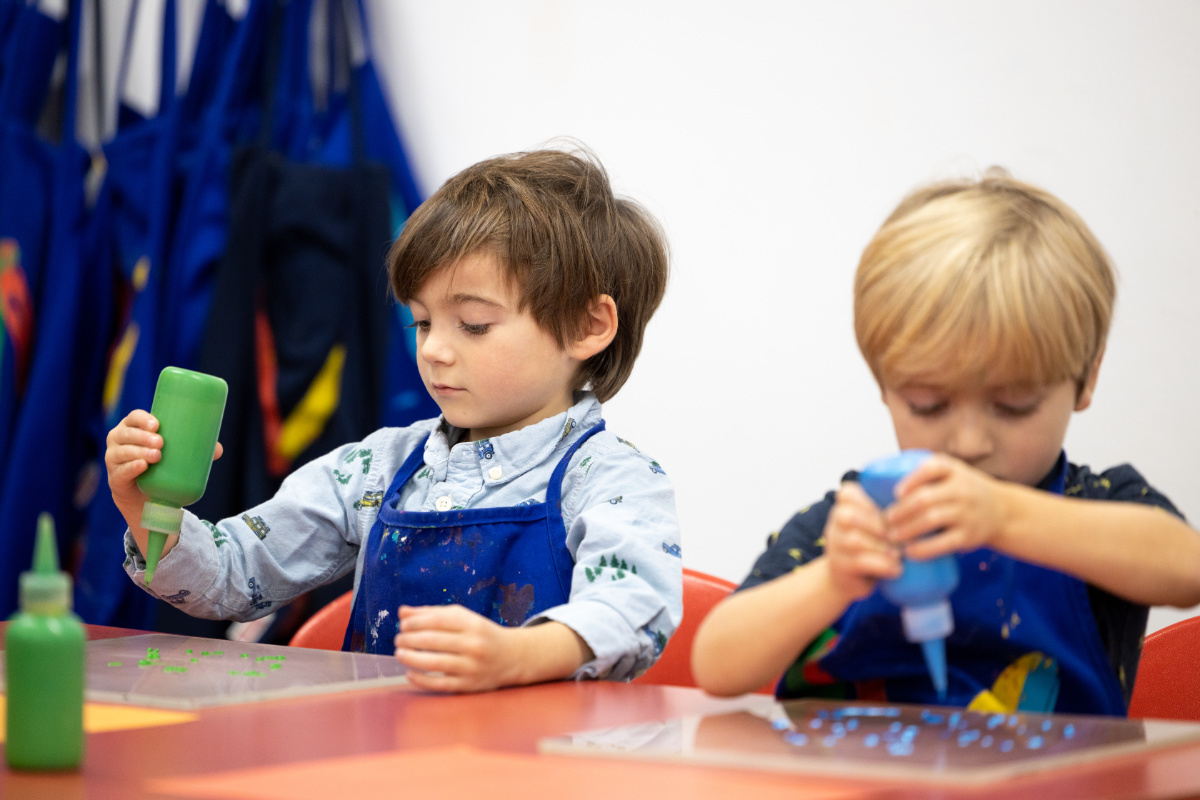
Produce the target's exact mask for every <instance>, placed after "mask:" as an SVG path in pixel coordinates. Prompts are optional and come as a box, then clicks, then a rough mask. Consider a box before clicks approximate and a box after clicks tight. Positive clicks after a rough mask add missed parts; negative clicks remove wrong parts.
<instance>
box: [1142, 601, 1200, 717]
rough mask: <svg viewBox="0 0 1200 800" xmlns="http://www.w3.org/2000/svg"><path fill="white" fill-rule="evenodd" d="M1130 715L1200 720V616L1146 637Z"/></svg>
mask: <svg viewBox="0 0 1200 800" xmlns="http://www.w3.org/2000/svg"><path fill="white" fill-rule="evenodd" d="M1129 716H1130V717H1134V718H1138V719H1141V718H1145V717H1156V718H1158V719H1183V720H1190V721H1193V722H1200V617H1191V618H1189V619H1185V620H1182V621H1181V622H1176V623H1175V624H1174V625H1168V626H1167V627H1165V628H1162V629H1161V630H1157V631H1155V632H1154V633H1152V634H1150V635H1149V636H1147V637H1146V641H1145V643H1144V644H1143V645H1142V660H1141V663H1139V664H1138V672H1137V682H1136V683H1135V684H1134V685H1133V697H1132V698H1131V699H1130V701H1129Z"/></svg>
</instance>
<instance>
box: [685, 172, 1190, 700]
mask: <svg viewBox="0 0 1200 800" xmlns="http://www.w3.org/2000/svg"><path fill="white" fill-rule="evenodd" d="M1115 285H1116V284H1115V279H1114V275H1113V271H1112V269H1111V267H1110V266H1109V263H1108V260H1107V258H1106V257H1105V255H1104V252H1103V250H1102V249H1101V248H1100V245H1099V243H1098V242H1097V241H1096V239H1095V238H1094V237H1093V235H1092V233H1091V231H1089V230H1088V228H1087V226H1086V225H1085V224H1084V223H1083V221H1082V220H1081V219H1080V218H1079V217H1078V216H1077V215H1076V214H1075V213H1074V212H1073V211H1072V210H1071V209H1070V208H1069V207H1067V206H1066V204H1064V203H1063V202H1062V201H1060V200H1059V199H1057V198H1056V197H1054V196H1052V195H1050V194H1048V193H1046V192H1044V191H1042V190H1041V189H1038V188H1036V187H1033V186H1030V185H1028V184H1025V183H1021V182H1019V181H1016V180H1013V179H1012V178H1010V177H1009V176H1008V175H1007V174H1005V173H1002V172H999V171H991V172H989V173H988V174H987V175H986V176H985V177H984V178H983V179H982V180H978V181H968V180H964V181H952V182H948V183H941V184H936V185H933V186H929V187H925V188H922V189H919V190H917V191H916V192H914V193H912V194H911V195H910V196H908V197H907V198H905V200H904V201H903V202H901V204H900V206H899V207H898V208H897V209H896V210H895V211H894V212H893V213H892V215H891V216H890V217H889V218H888V220H887V221H886V222H885V223H884V225H883V227H882V228H881V229H880V230H879V232H878V233H877V234H876V235H875V237H874V239H873V240H872V241H871V243H870V244H869V245H868V246H867V248H866V250H865V251H864V253H863V256H862V259H861V261H860V263H859V267H858V273H857V276H856V280H855V284H854V322H855V332H856V335H857V339H858V344H859V348H860V350H861V351H862V353H863V356H864V358H865V359H866V361H867V364H868V365H869V366H870V368H871V371H872V373H873V374H874V375H875V378H876V381H877V382H878V384H879V387H880V389H881V391H882V395H883V401H884V404H885V405H886V406H887V409H888V413H889V414H890V415H891V417H892V423H893V426H894V428H895V431H896V438H897V440H898V442H899V445H900V448H901V449H914V448H919V449H924V450H930V451H933V453H934V454H935V455H933V456H932V457H931V458H929V459H928V460H927V461H925V462H924V463H923V464H922V465H921V466H920V467H918V468H917V469H916V470H915V471H913V472H912V473H911V474H910V475H909V476H908V477H907V478H905V479H904V480H903V481H901V482H900V483H899V484H898V485H897V487H896V497H897V500H896V502H895V503H894V504H893V505H891V506H890V507H889V508H888V509H887V511H886V512H881V511H880V509H879V508H877V507H876V506H875V504H874V503H873V502H872V501H871V499H870V498H869V497H868V496H867V494H866V493H865V492H864V491H863V489H862V488H861V487H860V486H859V485H858V484H857V482H856V480H857V474H856V473H854V472H851V473H849V474H847V475H846V476H845V477H844V478H843V481H844V482H843V484H842V487H841V488H840V489H839V490H838V491H837V492H830V493H829V494H828V495H826V497H825V498H824V499H823V500H822V501H820V502H817V503H814V504H813V505H812V506H809V507H807V508H805V509H804V510H802V511H800V512H799V513H798V514H796V515H795V516H794V517H793V518H792V519H791V520H790V521H789V522H788V524H787V525H786V526H784V528H783V529H782V530H781V531H780V532H779V533H777V534H772V536H771V538H770V539H769V542H768V546H767V550H766V552H765V553H764V554H763V555H762V556H761V557H760V558H759V559H758V561H757V562H756V563H755V566H754V569H753V571H752V572H751V574H750V576H749V577H747V579H746V581H745V582H744V583H743V584H742V586H741V587H740V590H739V591H737V592H736V593H735V594H734V595H732V596H731V597H729V598H728V599H727V600H726V601H725V602H724V603H722V604H721V605H720V606H718V607H717V608H716V609H714V611H713V612H712V614H711V615H710V616H709V617H708V618H706V620H705V621H704V623H703V625H702V626H701V629H700V631H699V632H698V634H697V637H696V642H695V648H694V650H693V669H694V671H695V674H696V676H697V679H698V681H699V682H700V684H701V686H703V687H704V688H705V689H707V690H708V691H710V692H713V693H715V694H737V693H740V692H744V691H749V690H752V689H754V688H756V687H758V686H761V685H762V684H763V683H765V682H767V681H769V680H772V679H773V678H775V677H777V676H779V675H780V674H781V673H783V678H782V679H781V680H780V682H779V685H778V687H777V691H776V693H777V694H778V695H780V696H783V697H795V696H801V695H818V696H825V697H857V698H862V699H877V700H890V701H900V702H914V703H932V702H937V701H938V698H937V694H936V693H935V689H934V687H933V685H932V683H931V681H930V677H929V675H928V674H927V672H926V667H925V664H924V661H923V659H922V655H921V650H920V648H919V646H918V645H917V644H913V643H910V642H907V641H906V640H905V639H904V636H903V635H902V626H901V620H900V611H899V609H898V608H896V607H895V606H894V605H893V604H892V603H890V602H888V601H887V600H886V599H885V598H884V597H883V596H882V595H881V593H880V591H878V590H877V586H876V584H877V581H879V580H880V579H889V578H896V577H898V576H899V574H900V572H901V556H902V555H903V556H906V557H908V558H911V559H929V558H935V557H938V556H942V555H945V554H949V553H955V554H957V559H958V568H959V571H960V573H961V576H962V577H961V581H960V583H959V585H958V588H957V589H956V590H955V591H954V592H953V593H952V594H951V596H950V601H951V605H952V607H953V614H954V631H953V633H951V635H950V636H949V637H948V638H947V639H946V660H947V665H948V668H949V693H948V698H947V701H946V702H948V703H949V704H951V705H960V706H968V707H970V708H974V709H977V710H987V711H999V710H1009V711H1011V710H1017V709H1021V710H1029V711H1061V712H1085V713H1103V714H1116V715H1124V714H1125V712H1126V709H1127V707H1128V701H1129V697H1130V693H1131V692H1132V690H1133V682H1134V678H1135V675H1136V670H1137V663H1138V658H1139V654H1140V648H1141V638H1142V635H1143V633H1144V631H1145V626H1146V617H1147V606H1149V605H1153V604H1171V605H1177V606H1184V607H1186V606H1190V605H1194V604H1196V603H1197V602H1200V537H1197V536H1196V532H1195V531H1193V530H1192V529H1191V528H1190V527H1188V525H1187V524H1186V523H1184V522H1183V520H1182V518H1181V517H1180V516H1179V512H1178V511H1176V510H1175V508H1174V507H1173V506H1172V505H1171V503H1170V501H1168V500H1167V498H1166V497H1164V496H1163V495H1161V494H1160V493H1158V492H1157V491H1155V490H1154V489H1153V488H1152V487H1150V486H1149V485H1148V484H1147V483H1146V481H1145V480H1144V479H1143V478H1142V477H1141V475H1139V474H1138V473H1137V471H1136V470H1134V469H1133V468H1132V467H1130V466H1129V465H1121V466H1117V467H1113V468H1112V469H1109V470H1106V471H1104V472H1102V473H1099V474H1096V473H1093V472H1092V471H1091V470H1089V469H1088V468H1087V467H1086V466H1078V465H1076V464H1073V463H1070V462H1069V461H1067V458H1066V454H1065V453H1064V452H1063V450H1062V445H1063V440H1064V438H1065V436H1066V431H1067V424H1068V422H1069V420H1070V417H1071V414H1072V413H1073V412H1075V411H1082V410H1084V409H1085V408H1087V407H1088V405H1089V404H1090V403H1091V399H1092V394H1093V391H1094V390H1095V386H1096V379H1097V375H1098V372H1099V369H1100V362H1101V359H1102V357H1103V353H1104V345H1105V340H1106V337H1107V334H1108V327H1109V321H1110V319H1111V316H1112V309H1113V303H1114V299H1115ZM1164 512H1166V513H1164Z"/></svg>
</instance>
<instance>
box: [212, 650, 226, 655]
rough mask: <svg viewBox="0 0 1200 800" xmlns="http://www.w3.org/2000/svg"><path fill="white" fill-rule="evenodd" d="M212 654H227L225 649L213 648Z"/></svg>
mask: <svg viewBox="0 0 1200 800" xmlns="http://www.w3.org/2000/svg"><path fill="white" fill-rule="evenodd" d="M212 654H213V655H214V656H223V655H225V651H224V650H213V651H212Z"/></svg>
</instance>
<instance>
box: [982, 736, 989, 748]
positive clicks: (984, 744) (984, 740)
mask: <svg viewBox="0 0 1200 800" xmlns="http://www.w3.org/2000/svg"><path fill="white" fill-rule="evenodd" d="M979 743H980V744H981V745H983V746H984V747H991V746H992V737H991V736H985V737H983V738H982V739H980V740H979Z"/></svg>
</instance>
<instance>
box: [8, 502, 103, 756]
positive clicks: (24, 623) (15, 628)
mask: <svg viewBox="0 0 1200 800" xmlns="http://www.w3.org/2000/svg"><path fill="white" fill-rule="evenodd" d="M86 641H87V637H86V636H85V634H84V632H83V625H82V624H81V623H80V621H79V618H78V617H76V616H75V615H74V614H73V613H71V576H70V575H68V574H67V573H65V572H61V571H60V570H59V568H58V545H57V543H56V541H55V538H54V518H53V517H51V516H50V515H49V514H42V515H41V516H39V517H38V527H37V542H36V544H35V546H34V551H33V569H32V570H31V571H29V572H22V573H21V578H20V610H19V611H17V613H16V614H14V615H13V616H12V618H11V619H10V620H9V623H8V629H7V631H5V635H4V674H5V679H6V681H7V683H8V686H7V689H6V690H5V691H6V694H7V695H8V700H7V712H6V716H7V719H6V724H7V727H8V734H7V738H8V741H7V742H6V743H5V746H4V754H5V757H6V758H7V760H8V765H9V766H10V767H12V768H13V769H29V770H51V769H74V768H75V767H78V766H79V762H80V761H82V760H83V672H84V664H85V658H84V644H85V643H86Z"/></svg>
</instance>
